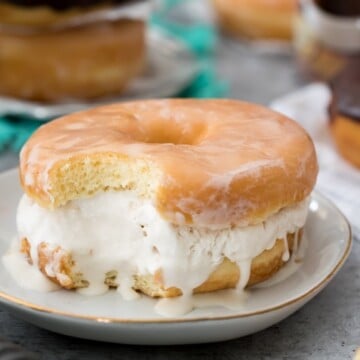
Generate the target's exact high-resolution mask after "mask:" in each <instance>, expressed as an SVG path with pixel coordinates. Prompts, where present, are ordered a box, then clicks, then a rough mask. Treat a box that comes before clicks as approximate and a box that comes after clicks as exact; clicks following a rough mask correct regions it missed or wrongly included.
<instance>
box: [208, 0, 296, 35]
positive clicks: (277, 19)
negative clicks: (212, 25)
mask: <svg viewBox="0 0 360 360" xmlns="http://www.w3.org/2000/svg"><path fill="white" fill-rule="evenodd" d="M213 4H214V6H215V10H216V12H217V14H218V20H219V23H220V26H221V27H222V28H223V29H224V30H225V31H226V32H228V33H231V34H233V35H237V36H240V37H245V38H250V39H275V40H291V38H292V28H293V20H294V16H295V13H296V9H297V1H296V0H213Z"/></svg>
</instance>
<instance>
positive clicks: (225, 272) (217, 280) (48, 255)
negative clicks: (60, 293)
mask: <svg viewBox="0 0 360 360" xmlns="http://www.w3.org/2000/svg"><path fill="white" fill-rule="evenodd" d="M301 238H302V231H299V234H298V239H297V242H298V243H299V242H300V241H301ZM294 240H295V235H294V234H288V235H287V241H288V246H289V251H290V253H292V251H293V248H294V246H295V241H294ZM22 244H23V246H22V251H23V253H24V254H25V255H26V256H27V258H28V259H29V261H30V262H32V259H31V255H30V248H31V245H30V244H29V242H28V241H27V239H22ZM49 248H51V247H49V246H48V245H47V243H46V242H44V243H41V244H40V245H39V247H38V258H39V263H38V267H39V269H40V270H41V272H42V273H43V274H44V275H45V276H46V277H48V278H49V279H50V280H52V281H53V282H55V283H56V284H58V285H60V286H61V287H64V288H66V289H76V288H82V287H86V286H87V285H88V282H87V280H86V279H84V278H83V277H82V275H81V273H75V272H74V271H73V269H74V267H75V265H76V264H75V263H74V261H73V260H72V257H71V254H70V253H68V252H67V251H65V250H64V249H62V248H61V247H59V246H57V247H55V248H51V250H49ZM284 251H285V245H284V240H283V239H278V240H277V241H276V242H275V245H274V246H273V247H272V248H271V249H269V250H265V251H263V252H262V253H261V254H260V255H258V256H257V257H255V258H254V259H253V261H252V263H251V272H250V278H249V281H248V283H247V285H246V286H247V287H250V286H252V285H255V284H258V283H260V282H263V281H265V280H267V279H269V278H270V277H271V276H272V275H274V274H275V273H276V272H277V271H278V270H279V269H280V268H282V266H283V265H284V264H286V262H284V261H283V254H284ZM59 254H63V255H62V256H59ZM54 258H56V259H58V261H59V264H58V265H57V268H58V271H59V274H60V276H57V277H55V276H49V274H48V273H47V271H46V267H47V265H49V264H53V263H54ZM240 277H241V273H240V270H239V268H238V266H237V265H236V264H235V263H233V262H230V261H229V260H228V259H224V261H223V262H222V263H221V264H220V265H219V266H218V267H217V268H216V269H215V271H214V272H213V273H212V274H211V275H210V276H209V278H208V279H207V280H206V281H205V282H204V283H203V284H201V285H200V286H198V287H197V288H195V289H194V290H193V292H194V293H206V292H211V291H217V290H222V289H230V288H235V287H236V285H237V284H238V282H239V279H240ZM104 282H105V283H106V284H107V285H109V287H117V283H116V275H115V276H113V274H112V272H111V271H109V272H108V273H107V277H105V278H104ZM134 289H135V290H138V291H140V292H142V293H144V294H146V295H149V296H151V297H162V298H168V297H175V296H179V295H181V290H180V289H178V288H175V287H172V288H168V289H165V288H164V287H163V284H162V281H161V273H159V272H158V273H157V274H155V275H146V276H144V275H136V276H135V278H134Z"/></svg>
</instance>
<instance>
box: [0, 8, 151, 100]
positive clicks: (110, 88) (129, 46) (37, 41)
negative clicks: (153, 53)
mask: <svg viewBox="0 0 360 360" xmlns="http://www.w3.org/2000/svg"><path fill="white" fill-rule="evenodd" d="M105 9H106V7H104V6H100V5H99V6H98V7H96V8H90V9H88V8H84V9H82V8H81V9H79V8H75V9H69V10H66V11H63V12H59V11H56V10H54V9H52V8H49V7H44V6H42V7H41V6H40V7H30V8H28V7H18V6H15V5H11V4H0V22H1V23H2V24H3V25H4V26H3V27H2V28H1V29H0V43H1V51H0V78H1V82H0V94H1V95H5V96H10V97H15V98H21V99H27V100H33V101H44V102H55V101H68V100H71V99H80V100H82V99H83V100H86V99H93V98H99V97H103V96H110V95H113V94H119V93H121V92H122V91H123V89H124V88H125V87H126V86H127V84H128V83H129V82H130V81H131V80H132V79H133V78H134V77H135V76H137V75H139V73H140V72H141V71H142V70H143V68H144V64H145V23H144V21H143V20H142V19H139V20H136V19H126V18H122V19H118V20H114V21H104V20H99V21H96V22H92V23H89V24H84V25H81V26H80V25H79V26H65V25H64V26H63V24H65V23H67V22H68V21H70V22H71V21H75V20H74V19H77V18H79V19H80V18H81V16H82V15H85V14H87V15H89V14H90V13H91V14H95V13H96V12H97V11H103V10H105ZM34 79H36V81H35V80H34Z"/></svg>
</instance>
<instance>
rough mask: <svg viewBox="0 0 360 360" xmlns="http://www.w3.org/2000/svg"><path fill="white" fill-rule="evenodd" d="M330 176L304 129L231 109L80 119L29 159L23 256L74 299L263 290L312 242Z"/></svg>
mask: <svg viewBox="0 0 360 360" xmlns="http://www.w3.org/2000/svg"><path fill="white" fill-rule="evenodd" d="M317 172H318V166H317V160H316V154H315V151H314V146H313V143H312V141H311V139H310V138H309V136H308V135H307V133H306V132H305V131H304V130H303V129H302V128H301V127H300V126H299V125H297V124H296V123H295V122H293V121H292V120H290V119H288V118H286V117H284V116H282V115H280V114H278V113H276V112H274V111H271V110H269V109H267V108H265V107H261V106H258V105H254V104H250V103H245V102H240V101H232V100H190V99H188V100H177V99H175V100H148V101H137V102H130V103H121V104H115V105H108V106H104V107H99V108H95V109H91V110H87V111H83V112H78V113H75V114H71V115H68V116H65V117H62V118H60V119H57V120H55V121H52V122H50V123H48V124H46V125H44V126H42V127H41V128H40V129H38V130H37V131H36V132H35V133H34V135H33V136H32V137H31V138H30V139H29V141H28V142H27V143H26V145H25V146H24V147H23V149H22V152H21V159H20V178H21V184H22V187H23V189H24V192H25V194H24V195H23V197H22V199H21V201H20V204H19V207H18V213H17V226H18V234H19V248H20V251H21V252H22V253H23V256H24V257H25V258H26V259H27V261H28V262H29V263H31V264H32V265H33V266H34V267H38V268H39V269H40V270H41V272H42V273H43V274H44V275H45V276H46V277H48V278H49V279H51V280H52V281H54V282H55V283H57V284H59V285H60V286H61V287H63V288H66V289H79V288H81V289H82V291H83V292H87V293H89V294H100V293H103V292H105V291H107V290H108V289H109V288H117V289H118V290H119V292H120V293H121V294H123V296H125V297H126V296H130V295H129V294H132V293H133V291H134V290H135V291H137V292H141V293H144V294H146V295H149V296H151V297H161V298H169V297H176V296H180V295H191V294H193V293H205V292H211V291H216V290H220V289H228V288H237V289H243V288H245V287H248V286H251V285H254V284H257V283H259V282H262V281H264V280H266V279H268V278H270V277H271V276H272V275H273V274H275V273H276V272H277V271H278V270H279V269H280V268H281V267H282V266H283V265H284V264H285V263H286V262H287V261H288V260H289V257H290V256H291V253H292V252H293V251H294V249H295V248H296V247H297V244H298V242H299V241H300V240H301V237H302V229H303V227H304V224H305V221H306V216H307V212H308V204H309V195H310V193H311V191H312V189H313V187H314V184H315V181H316V176H317Z"/></svg>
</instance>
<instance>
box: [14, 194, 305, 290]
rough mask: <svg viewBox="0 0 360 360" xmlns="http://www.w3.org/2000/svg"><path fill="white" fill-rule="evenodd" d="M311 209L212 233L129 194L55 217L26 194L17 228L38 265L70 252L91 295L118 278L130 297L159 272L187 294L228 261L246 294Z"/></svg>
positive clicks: (51, 267) (75, 204) (86, 202)
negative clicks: (264, 256)
mask: <svg viewBox="0 0 360 360" xmlns="http://www.w3.org/2000/svg"><path fill="white" fill-rule="evenodd" d="M308 204H309V199H306V200H304V201H302V202H300V203H298V204H296V205H294V206H290V207H287V208H284V209H282V210H280V211H279V212H277V213H276V214H274V215H272V216H270V217H269V218H268V219H267V220H266V221H263V222H262V223H259V224H257V225H251V226H245V227H233V228H225V229H218V230H214V229H197V228H196V227H189V226H175V225H172V224H170V223H168V222H167V221H166V220H165V219H164V218H163V217H162V216H161V215H160V214H159V213H158V211H157V210H156V208H155V207H154V205H153V204H152V202H151V201H150V200H147V199H142V198H139V197H138V196H137V195H136V194H135V193H134V192H131V191H121V192H106V193H101V194H98V195H96V196H93V197H91V198H86V199H78V200H74V201H72V202H70V203H69V204H67V205H66V206H64V207H61V208H58V209H55V210H48V209H45V208H42V207H40V206H39V205H37V204H36V203H35V202H34V201H33V200H32V199H30V198H29V197H28V196H27V195H24V196H23V197H22V199H21V202H20V204H19V207H18V213H17V226H18V232H19V237H20V238H24V237H26V238H27V239H28V241H29V243H30V245H31V257H32V259H33V262H34V263H35V264H36V263H37V261H38V252H37V248H38V245H39V244H41V243H47V244H49V245H50V247H56V246H60V247H61V248H62V249H64V250H66V251H68V252H70V253H71V255H72V258H73V260H74V262H75V265H74V266H75V268H74V272H81V273H82V274H83V278H84V279H86V280H87V281H88V282H89V286H88V287H87V288H86V289H85V290H83V291H85V292H87V293H89V294H100V293H103V292H105V291H107V290H108V286H107V285H105V284H104V279H105V274H106V273H109V272H110V271H113V272H116V273H117V278H116V282H117V283H118V284H119V288H118V289H119V291H120V292H121V293H122V294H123V296H124V297H130V295H131V288H132V286H133V278H134V275H149V274H151V275H153V274H155V273H156V272H157V271H159V270H161V273H162V280H163V282H164V283H163V285H164V287H165V288H166V287H172V286H175V287H177V288H180V289H181V290H182V291H183V293H184V294H186V293H191V291H192V289H194V288H196V287H197V286H199V285H201V284H202V283H204V282H205V281H206V279H207V278H208V277H209V275H210V274H211V273H212V272H213V271H214V270H215V269H216V268H217V266H218V265H219V264H221V263H222V261H223V260H224V258H228V259H229V260H231V261H233V262H235V263H237V264H238V266H239V268H240V271H241V278H240V281H239V287H242V288H243V287H244V286H245V285H246V283H247V281H248V278H249V274H250V265H251V261H252V259H254V258H255V257H256V256H257V255H259V254H261V253H262V252H263V251H264V250H266V249H270V248H272V247H273V246H274V244H275V241H276V239H285V240H284V241H285V242H286V244H285V245H286V246H285V249H287V248H288V247H287V240H286V235H287V234H288V233H296V232H297V231H298V230H299V229H300V228H302V227H303V226H304V224H305V220H306V216H307V212H308ZM59 257H60V255H59ZM287 258H288V251H285V253H284V260H286V259H287ZM58 261H59V259H57V258H55V259H54V260H53V262H54V263H50V264H48V265H47V267H46V272H47V273H48V275H49V276H54V275H59V276H60V277H61V275H60V274H57V271H58V268H59V266H58V264H57V263H56V262H58Z"/></svg>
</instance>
